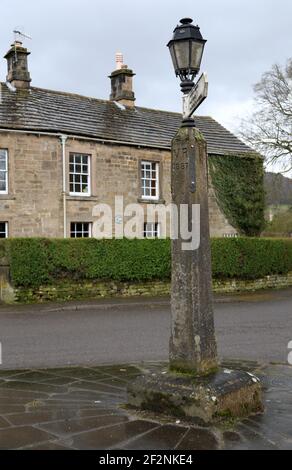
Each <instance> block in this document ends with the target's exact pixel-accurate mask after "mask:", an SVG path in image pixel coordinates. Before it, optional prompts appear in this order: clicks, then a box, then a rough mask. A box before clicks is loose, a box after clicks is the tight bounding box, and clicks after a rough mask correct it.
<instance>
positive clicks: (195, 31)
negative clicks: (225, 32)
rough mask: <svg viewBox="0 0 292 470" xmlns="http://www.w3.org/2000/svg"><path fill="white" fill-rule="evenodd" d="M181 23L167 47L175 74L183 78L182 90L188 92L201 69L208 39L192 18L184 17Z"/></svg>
mask: <svg viewBox="0 0 292 470" xmlns="http://www.w3.org/2000/svg"><path fill="white" fill-rule="evenodd" d="M180 23H181V24H180V25H178V26H177V27H176V28H175V30H174V35H173V38H172V39H171V41H169V43H168V44H167V47H169V50H170V55H171V58H172V62H173V66H174V70H175V74H176V76H177V77H179V78H180V79H181V89H182V92H183V93H184V94H188V93H189V92H190V91H191V89H192V88H193V86H194V79H195V76H196V75H197V74H198V72H199V70H200V66H201V61H202V57H203V52H204V47H205V44H206V42H207V41H206V40H205V39H203V36H202V34H201V32H200V28H199V26H195V25H193V20H192V19H191V18H183V19H181V20H180Z"/></svg>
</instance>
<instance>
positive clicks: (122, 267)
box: [0, 238, 292, 288]
mask: <svg viewBox="0 0 292 470" xmlns="http://www.w3.org/2000/svg"><path fill="white" fill-rule="evenodd" d="M211 243H212V265H213V277H214V278H215V279H228V278H236V279H258V278H261V277H264V276H267V275H272V274H287V273H288V272H289V271H292V239H291V240H289V239H264V238H234V239H213V240H212V242H211ZM0 254H1V256H4V255H5V256H6V257H7V258H8V260H9V263H10V267H11V278H12V282H13V284H14V285H15V286H16V287H34V288H36V287H40V286H41V285H46V284H47V285H50V284H54V283H56V282H58V281H61V280H70V279H72V280H74V281H75V280H76V281H80V280H114V281H148V280H153V279H158V280H166V279H169V278H170V276H171V242H170V240H127V239H123V240H95V239H77V240H73V239H68V240H54V239H38V238H34V239H28V238H23V239H7V240H1V242H0Z"/></svg>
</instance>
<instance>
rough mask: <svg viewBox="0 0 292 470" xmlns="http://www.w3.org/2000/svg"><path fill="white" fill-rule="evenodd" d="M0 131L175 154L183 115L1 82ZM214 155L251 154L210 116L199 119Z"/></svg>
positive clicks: (201, 129) (197, 117) (197, 118)
mask: <svg viewBox="0 0 292 470" xmlns="http://www.w3.org/2000/svg"><path fill="white" fill-rule="evenodd" d="M0 93H1V94H0V128H1V129H5V128H6V129H21V130H31V131H40V132H41V131H43V132H50V133H66V134H69V135H75V136H83V137H91V138H97V139H101V140H104V141H105V142H106V141H114V142H124V143H126V144H131V145H141V146H146V147H154V148H162V149H169V148H170V145H171V139H172V138H173V136H174V135H175V132H176V130H177V128H178V127H179V125H180V123H181V115H180V114H179V113H172V112H168V111H159V110H153V109H147V108H141V107H139V106H137V107H135V108H134V109H129V108H128V109H126V110H122V109H120V107H119V106H117V104H115V103H113V102H111V101H106V100H99V99H95V98H88V97H84V96H80V95H74V94H70V93H63V92H58V91H51V90H44V89H41V88H31V89H30V91H16V92H15V91H12V90H11V89H10V88H8V86H7V85H6V84H5V83H0ZM196 125H197V127H198V128H199V129H200V131H201V132H202V133H203V134H204V136H205V138H206V140H207V142H208V152H209V153H210V154H226V153H228V152H234V153H241V152H250V151H251V149H250V148H249V147H247V146H246V145H245V144H244V143H243V142H241V141H240V140H239V139H238V138H237V137H235V136H234V135H233V134H231V133H230V132H229V131H228V130H226V129H225V128H224V127H222V126H221V125H220V124H218V122H216V121H215V120H214V119H212V118H211V117H208V116H196Z"/></svg>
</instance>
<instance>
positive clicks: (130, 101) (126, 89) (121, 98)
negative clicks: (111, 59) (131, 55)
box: [109, 52, 136, 108]
mask: <svg viewBox="0 0 292 470" xmlns="http://www.w3.org/2000/svg"><path fill="white" fill-rule="evenodd" d="M134 76H135V74H134V73H133V70H131V69H128V66H127V65H124V59H123V54H121V53H120V52H117V54H116V70H115V71H114V72H113V73H112V74H111V75H110V77H109V78H110V79H111V95H110V100H111V101H117V102H118V103H120V104H122V105H124V106H127V107H129V108H134V106H135V100H136V98H135V93H134V92H133V77H134Z"/></svg>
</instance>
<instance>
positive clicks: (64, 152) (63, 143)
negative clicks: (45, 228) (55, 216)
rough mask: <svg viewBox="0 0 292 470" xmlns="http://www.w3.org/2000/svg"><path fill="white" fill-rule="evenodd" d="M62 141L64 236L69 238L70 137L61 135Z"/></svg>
mask: <svg viewBox="0 0 292 470" xmlns="http://www.w3.org/2000/svg"><path fill="white" fill-rule="evenodd" d="M60 139H61V143H62V164H63V189H62V196H63V224H64V238H67V200H66V180H67V178H66V141H67V139H68V137H67V136H66V135H61V136H60Z"/></svg>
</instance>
